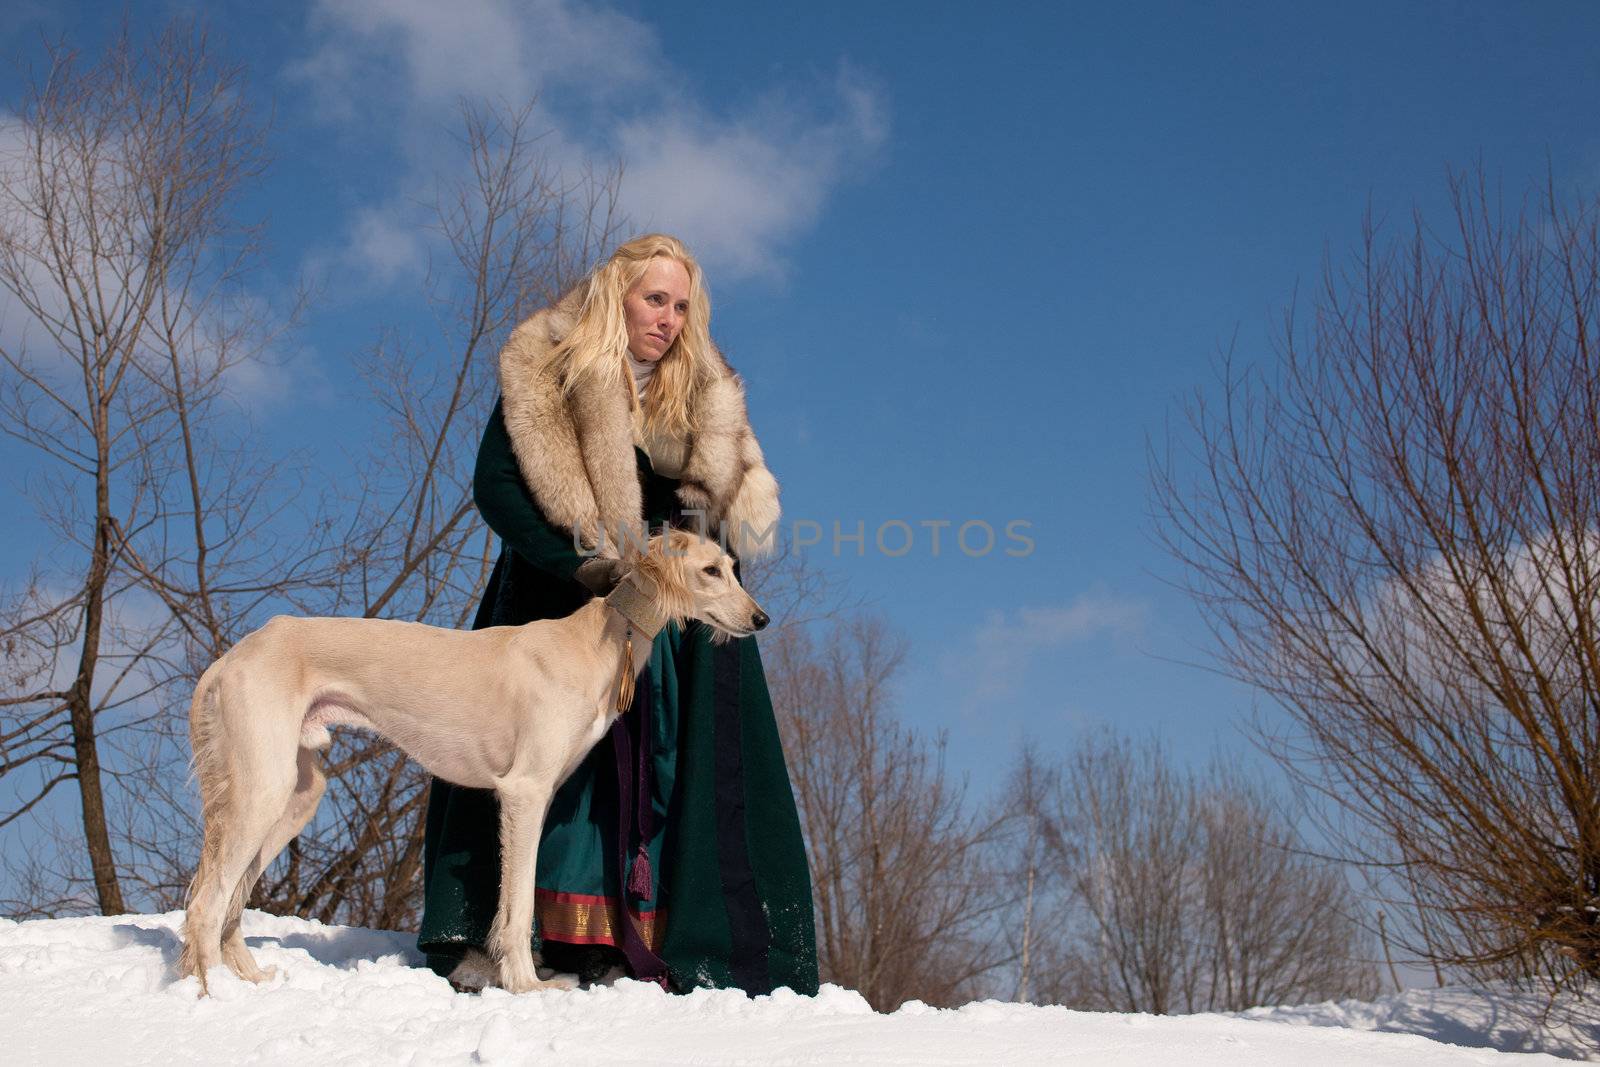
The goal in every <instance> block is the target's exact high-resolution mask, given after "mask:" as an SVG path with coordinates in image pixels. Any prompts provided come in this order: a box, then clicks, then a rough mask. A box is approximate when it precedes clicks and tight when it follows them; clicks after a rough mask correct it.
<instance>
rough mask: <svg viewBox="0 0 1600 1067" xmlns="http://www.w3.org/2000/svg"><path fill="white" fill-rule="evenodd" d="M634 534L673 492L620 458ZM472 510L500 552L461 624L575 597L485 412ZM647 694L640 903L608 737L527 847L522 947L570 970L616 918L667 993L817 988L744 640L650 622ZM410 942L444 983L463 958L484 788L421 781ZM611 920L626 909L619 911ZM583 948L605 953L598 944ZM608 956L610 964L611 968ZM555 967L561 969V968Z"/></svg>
mask: <svg viewBox="0 0 1600 1067" xmlns="http://www.w3.org/2000/svg"><path fill="white" fill-rule="evenodd" d="M637 459H638V463H639V476H640V481H641V485H642V488H643V490H644V492H643V496H644V501H645V513H646V514H645V517H646V519H648V520H649V521H650V522H651V523H652V525H654V524H657V523H660V522H664V521H667V520H669V519H670V518H671V517H672V514H673V510H674V505H675V503H676V496H675V493H674V490H675V489H676V488H677V483H676V482H675V481H673V480H672V479H669V478H664V477H661V476H659V475H657V474H655V472H654V471H653V470H652V469H651V466H650V461H649V458H648V457H647V456H646V455H645V454H644V452H642V451H638V452H637ZM473 488H474V497H475V500H476V502H477V505H478V509H479V511H480V512H481V513H482V514H483V517H484V519H485V520H486V521H487V522H488V524H489V526H490V528H491V529H492V530H494V532H495V533H496V534H498V535H499V536H500V538H501V539H502V542H503V547H502V551H501V554H500V559H499V561H498V562H497V563H496V564H495V568H494V572H493V574H492V575H491V576H490V579H489V585H488V589H487V591H486V593H485V595H484V600H483V603H482V605H481V606H480V608H479V610H478V615H477V618H476V620H475V621H474V623H473V626H474V628H475V629H476V628H480V627H484V626H508V625H520V624H522V623H526V622H531V621H533V620H535V619H548V618H560V617H562V616H564V615H569V614H571V613H572V612H573V611H575V610H576V609H577V608H579V607H581V606H582V605H583V604H584V603H585V602H586V601H587V600H588V599H589V596H590V594H589V592H588V590H586V589H585V588H584V587H583V586H582V585H581V584H579V583H578V582H577V581H576V580H575V579H574V578H573V574H574V572H575V571H576V570H577V567H578V565H579V564H580V563H581V562H583V557H582V556H580V555H579V554H578V552H577V551H576V550H575V549H574V548H573V545H572V540H571V537H570V535H569V533H568V532H567V531H564V530H562V529H560V528H558V527H556V526H554V525H552V524H551V523H550V522H548V521H547V520H546V519H545V517H544V515H543V514H542V512H541V511H540V510H539V507H538V504H537V502H536V501H535V500H534V498H533V496H532V494H531V493H530V492H529V491H528V488H527V485H526V484H525V483H524V481H523V479H522V474H521V471H520V469H519V468H518V466H517V461H516V458H515V455H514V453H513V451H512V447H511V441H510V438H509V436H508V435H507V433H506V428H505V423H504V420H503V419H502V417H501V412H500V407H499V405H496V406H495V410H494V413H493V414H492V415H491V416H490V419H489V425H488V428H487V430H486V431H485V433H484V436H483V444H482V446H481V448H480V449H479V453H478V463H477V468H476V471H475V475H474V486H473ZM647 671H648V675H649V678H648V683H649V684H648V686H643V685H642V686H641V689H642V690H646V691H648V692H650V693H652V694H653V696H654V699H655V701H656V703H655V705H654V709H653V715H652V716H651V726H652V731H651V733H652V741H653V746H652V747H653V759H652V764H651V769H652V772H653V773H652V774H651V775H650V776H649V777H650V780H651V783H652V788H651V790H650V807H651V810H652V812H653V816H654V817H653V818H652V819H651V820H650V822H651V823H652V824H653V826H652V832H651V833H650V835H649V839H648V840H647V841H645V842H643V844H644V846H645V848H646V851H647V854H648V856H649V860H650V863H649V870H650V871H651V872H652V874H651V879H650V892H649V894H648V896H644V897H643V899H639V897H640V896H641V894H634V895H633V896H629V895H628V894H626V893H624V892H623V891H622V884H623V880H624V879H625V878H627V877H628V873H629V872H627V871H623V870H621V869H620V868H621V867H622V860H621V858H620V857H621V849H620V848H619V844H618V833H619V831H618V822H617V771H616V769H615V762H614V755H613V751H612V745H611V739H610V738H609V737H608V738H605V739H602V741H601V742H600V744H599V745H598V746H596V748H595V750H594V751H593V752H592V753H590V755H589V758H588V759H587V760H585V761H584V763H583V764H582V765H581V766H580V767H579V768H578V770H577V771H575V772H574V773H573V775H572V777H571V778H569V779H568V780H567V781H566V783H565V784H563V785H562V787H561V788H560V790H558V791H557V793H556V796H555V799H554V801H553V802H552V804H551V809H550V813H549V815H548V817H547V819H546V822H545V830H544V836H543V838H542V840H541V842H540V845H539V860H538V869H537V875H536V878H535V881H536V888H535V905H536V912H537V917H536V923H535V933H534V944H535V947H536V948H541V949H542V951H543V954H544V958H545V960H546V962H547V963H549V964H551V965H552V966H556V967H558V968H561V969H577V968H578V964H575V963H572V962H570V961H582V960H583V959H584V957H585V952H584V950H583V949H581V948H580V947H581V946H590V948H589V949H588V953H587V954H588V956H589V958H590V959H591V960H592V959H593V953H594V952H595V951H596V950H595V949H594V948H593V946H615V945H617V944H618V938H619V929H620V924H621V923H623V922H627V921H631V922H634V923H636V929H638V930H640V931H641V932H642V933H643V935H644V940H645V942H646V943H647V944H648V945H649V947H650V948H651V949H652V950H653V951H654V952H655V953H656V954H657V955H659V956H660V957H661V959H662V960H663V961H664V962H665V963H666V965H667V971H668V981H669V984H670V985H671V986H673V987H675V988H677V989H679V990H687V989H690V988H694V987H697V986H717V987H722V986H732V987H736V988H740V989H744V990H746V991H748V992H750V993H765V992H769V991H771V990H773V989H776V988H778V987H781V986H787V987H789V988H791V989H794V990H796V991H797V992H801V993H807V994H810V993H815V992H816V989H817V956H816V940H815V928H814V925H813V919H812V911H811V882H810V876H809V873H808V871H807V867H806V857H805V847H804V844H803V842H802V840H801V835H800V822H799V818H798V815H797V814H796V811H795V806H794V795H793V793H792V791H791V789H790V786H789V776H788V771H787V768H786V767H785V764H784V759H783V749H782V746H781V744H780V742H779V738H778V729H777V723H776V721H775V720H774V718H773V713H772V701H771V697H770V696H769V695H768V693H767V684H766V677H765V675H764V673H763V671H762V667H761V654H760V652H759V650H758V649H757V647H756V641H755V639H754V638H744V639H742V640H738V641H732V642H728V643H725V644H722V645H713V644H712V643H711V641H710V638H709V634H708V633H707V631H706V630H705V629H704V628H703V627H702V626H700V625H699V624H696V623H691V624H690V625H689V626H688V627H687V629H685V630H680V629H679V628H678V627H676V626H668V627H667V628H665V629H664V630H663V631H662V632H661V633H660V634H658V635H657V637H656V639H655V643H654V645H653V647H652V648H651V652H650V660H649V666H648V668H647ZM424 856H425V860H424V867H423V871H424V874H423V878H424V894H425V895H424V901H423V916H422V929H421V932H420V934H419V936H418V938H417V943H418V947H419V948H420V949H421V950H422V951H423V952H424V953H426V954H427V957H428V963H429V966H431V967H432V968H433V969H434V970H435V971H437V972H439V973H440V974H448V973H449V972H450V970H451V969H452V968H453V967H454V966H455V964H456V963H457V962H458V961H459V960H460V958H461V955H462V954H463V953H464V952H465V951H466V950H467V949H468V948H470V947H481V946H482V945H483V943H484V941H485V940H486V939H487V937H488V933H489V927H490V924H491V923H492V922H493V920H494V913H495V904H496V901H497V899H498V893H499V884H500V857H499V834H498V812H497V807H496V803H495V798H494V794H493V793H492V792H488V791H485V790H477V789H467V788H464V787H462V786H456V785H452V784H450V783H448V782H444V781H440V780H437V779H435V781H434V783H433V788H432V792H431V794H430V795H429V800H428V816H427V827H426V838H425V853H424ZM624 909H627V914H625V913H624ZM598 951H602V952H605V951H609V950H607V949H600V950H598ZM615 958H616V959H617V961H618V962H620V961H621V960H620V956H617V957H615ZM564 964H565V965H566V966H563V965H564Z"/></svg>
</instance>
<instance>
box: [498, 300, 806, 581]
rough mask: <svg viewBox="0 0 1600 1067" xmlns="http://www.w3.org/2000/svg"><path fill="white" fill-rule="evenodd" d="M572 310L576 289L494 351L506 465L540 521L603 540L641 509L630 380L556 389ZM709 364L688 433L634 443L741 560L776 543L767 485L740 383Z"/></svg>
mask: <svg viewBox="0 0 1600 1067" xmlns="http://www.w3.org/2000/svg"><path fill="white" fill-rule="evenodd" d="M580 306H581V296H580V294H579V293H577V292H571V293H568V294H567V295H566V296H564V297H562V299H561V300H560V302H558V303H557V304H556V306H555V307H552V308H547V309H545V310H544V311H540V312H538V313H537V314H535V315H533V316H532V317H530V318H529V319H528V320H527V321H525V322H523V323H522V325H520V326H518V327H517V328H516V329H515V330H514V331H512V334H511V337H510V339H509V340H508V341H507V342H506V346H505V347H504V348H503V349H501V351H500V390H501V394H502V396H503V406H502V410H503V411H504V413H505V422H506V431H507V433H508V434H509V435H510V437H511V447H512V450H513V451H514V452H516V455H517V465H518V466H519V467H521V468H522V476H523V478H524V479H525V480H526V481H527V483H528V488H529V489H531V490H532V491H533V496H534V499H535V500H536V501H537V502H538V504H539V507H540V509H541V510H542V511H543V512H544V514H545V517H546V518H547V519H549V520H550V521H551V522H553V523H555V524H556V525H558V526H562V527H565V528H566V529H568V530H576V531H578V533H579V536H580V537H581V539H582V541H583V543H584V544H585V545H587V546H589V547H591V548H592V547H594V545H595V543H596V531H598V530H601V529H604V530H605V531H606V537H607V541H608V544H609V545H611V546H615V545H617V544H619V542H618V541H617V540H615V538H616V537H617V532H618V531H619V530H621V529H636V528H637V527H638V524H639V521H640V519H641V518H642V517H643V513H644V502H643V498H642V496H641V494H640V490H639V478H638V467H637V465H636V463H635V462H634V457H633V446H634V420H633V415H632V411H631V408H630V404H629V400H628V394H627V392H626V390H627V389H628V388H629V387H630V386H631V384H632V383H631V381H622V382H618V383H617V388H615V389H611V388H607V387H604V386H601V385H599V384H598V383H595V382H588V383H585V384H584V385H581V386H579V387H578V388H577V389H576V390H574V391H573V393H572V395H571V396H570V397H563V396H562V395H561V384H562V371H563V368H562V367H561V366H558V365H557V360H556V359H555V354H556V345H557V344H558V343H559V342H560V340H561V339H562V338H563V337H565V336H566V334H567V331H568V330H570V329H571V328H572V325H573V323H574V322H575V321H576V319H577V315H578V311H579V308H580ZM717 362H718V367H719V373H718V374H717V375H716V376H715V377H713V378H712V379H711V380H709V381H706V382H703V383H701V385H700V388H699V389H698V390H697V391H696V395H695V400H694V405H693V415H694V418H695V421H696V423H697V425H698V426H699V427H700V429H699V431H698V432H696V433H695V434H694V435H693V436H692V437H691V439H689V440H688V441H660V440H650V441H645V442H641V444H642V446H643V447H644V448H645V451H646V452H647V453H648V454H649V455H650V458H651V462H652V463H653V464H657V466H658V469H659V470H660V472H661V473H662V474H666V475H669V476H671V477H675V478H677V479H678V501H679V503H680V504H681V505H682V506H683V507H684V508H685V509H686V510H687V509H698V510H699V511H700V512H701V513H703V514H704V515H705V516H706V519H705V521H706V523H707V526H706V530H707V532H708V533H709V534H710V535H711V536H713V537H715V536H717V534H718V531H719V530H722V529H724V528H726V530H727V544H728V547H729V548H730V549H731V550H732V551H733V553H734V554H735V555H737V556H739V557H740V558H741V559H748V558H752V557H754V556H762V555H766V554H768V553H770V552H771V551H772V550H773V549H774V548H775V547H776V546H777V533H778V530H777V522H778V515H779V509H778V483H777V481H776V480H774V478H773V477H772V474H771V472H770V471H768V470H767V467H766V462H765V460H764V459H763V457H762V454H761V446H760V445H759V444H757V443H756V437H755V434H754V433H753V432H752V431H751V429H750V420H749V417H748V415H747V414H746V413H745V402H744V384H743V383H742V382H741V381H740V379H739V376H738V375H737V374H735V373H734V371H733V368H732V367H729V366H728V364H727V361H726V360H723V359H722V357H721V354H720V353H719V354H718V357H717ZM691 520H692V517H691ZM769 528H770V530H771V533H770V535H769V536H767V537H766V538H765V540H763V539H762V534H763V533H764V532H766V531H767V530H768V529H769ZM752 533H753V534H754V536H750V535H751V534H752ZM613 551H614V550H613ZM607 554H608V555H609V554H612V552H610V551H608V552H607Z"/></svg>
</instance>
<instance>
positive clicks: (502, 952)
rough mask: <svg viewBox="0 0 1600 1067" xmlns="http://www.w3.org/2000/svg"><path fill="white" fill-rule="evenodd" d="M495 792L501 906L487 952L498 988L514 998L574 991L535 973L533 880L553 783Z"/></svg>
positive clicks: (524, 782)
mask: <svg viewBox="0 0 1600 1067" xmlns="http://www.w3.org/2000/svg"><path fill="white" fill-rule="evenodd" d="M495 792H496V793H497V794H498V796H499V798H500V905H499V907H498V908H497V909H496V911H495V917H494V926H493V927H492V928H491V929H490V931H489V946H488V947H489V954H490V955H491V956H493V957H494V959H495V961H496V962H497V964H498V965H499V968H500V984H501V985H502V986H503V987H504V988H505V989H507V990H509V991H510V992H512V993H527V992H530V991H533V990H538V989H571V988H572V987H573V983H572V982H571V981H570V980H564V979H561V978H556V979H552V980H551V981H548V982H543V981H540V980H539V975H538V973H537V972H536V971H535V970H534V968H533V943H532V942H533V885H534V883H533V880H534V875H535V866H536V864H537V861H538V858H539V836H540V833H541V832H542V831H543V829H544V816H545V811H546V809H548V808H549V806H550V796H551V793H552V792H553V787H552V784H551V783H550V782H549V781H548V780H546V779H545V778H543V777H539V778H534V779H527V778H523V779H519V780H517V781H514V782H503V783H502V784H501V785H500V786H498V787H497V788H496V790H495Z"/></svg>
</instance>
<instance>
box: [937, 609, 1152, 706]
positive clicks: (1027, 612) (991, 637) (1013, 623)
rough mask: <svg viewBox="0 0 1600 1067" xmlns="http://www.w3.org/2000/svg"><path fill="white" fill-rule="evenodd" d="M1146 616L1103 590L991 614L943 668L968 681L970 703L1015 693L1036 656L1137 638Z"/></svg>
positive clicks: (1036, 658)
mask: <svg viewBox="0 0 1600 1067" xmlns="http://www.w3.org/2000/svg"><path fill="white" fill-rule="evenodd" d="M1145 618H1146V608H1145V605H1144V604H1143V603H1141V602H1138V601H1133V600H1128V599H1124V598H1121V597H1117V596H1113V595H1111V594H1108V593H1101V592H1092V593H1082V594H1080V595H1078V596H1077V597H1074V598H1073V599H1072V600H1071V601H1069V602H1067V603H1065V604H1059V605H1051V606H1045V607H1024V608H1018V609H1016V610H1015V611H1009V612H998V611H997V612H991V613H990V614H989V616H988V617H987V618H986V619H985V620H984V622H983V625H982V626H980V627H979V628H978V630H977V632H976V633H975V634H974V635H973V637H972V640H971V643H970V645H969V646H968V647H967V648H966V649H964V650H963V651H962V652H961V653H959V654H958V655H957V656H955V657H954V658H953V659H952V660H951V661H950V662H949V663H947V666H948V667H950V668H951V672H952V673H953V674H956V673H958V674H959V675H960V676H962V677H965V678H967V679H968V680H969V681H970V683H971V686H972V690H971V693H970V695H969V702H970V703H971V704H974V705H980V704H984V703H988V702H992V701H995V700H999V699H1001V698H1004V697H1006V696H1009V695H1010V694H1011V693H1012V692H1014V691H1015V690H1016V689H1017V687H1018V684H1019V682H1020V680H1021V679H1022V678H1023V676H1024V675H1025V674H1026V672H1027V671H1028V669H1029V668H1030V667H1031V666H1032V665H1033V663H1035V662H1036V661H1037V660H1038V659H1039V657H1040V656H1042V655H1044V654H1046V653H1048V652H1051V651H1055V650H1059V649H1062V648H1065V647H1067V646H1069V645H1074V644H1079V643H1081V642H1084V641H1089V640H1092V639H1094V638H1098V637H1131V636H1135V635H1137V634H1138V633H1140V632H1141V631H1142V630H1143V628H1144V624H1145Z"/></svg>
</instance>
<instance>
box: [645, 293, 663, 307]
mask: <svg viewBox="0 0 1600 1067" xmlns="http://www.w3.org/2000/svg"><path fill="white" fill-rule="evenodd" d="M645 299H646V300H647V301H649V302H650V303H652V304H657V305H660V304H662V303H664V301H663V300H662V299H661V294H659V293H651V294H650V295H649V296H647V297H645Z"/></svg>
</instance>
